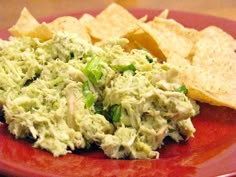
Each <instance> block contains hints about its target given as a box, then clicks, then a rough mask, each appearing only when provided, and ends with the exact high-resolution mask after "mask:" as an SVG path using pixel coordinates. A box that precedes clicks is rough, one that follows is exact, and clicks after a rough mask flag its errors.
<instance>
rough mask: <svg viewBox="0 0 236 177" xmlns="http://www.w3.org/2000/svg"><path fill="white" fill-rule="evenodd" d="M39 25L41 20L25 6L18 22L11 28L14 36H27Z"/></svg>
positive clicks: (10, 30)
mask: <svg viewBox="0 0 236 177" xmlns="http://www.w3.org/2000/svg"><path fill="white" fill-rule="evenodd" d="M38 25H39V22H38V21H37V20H36V19H35V18H34V17H33V16H32V15H31V13H30V12H29V11H28V9H27V8H23V10H22V11H21V14H20V17H19V19H18V20H17V22H16V24H15V25H14V26H12V27H11V28H10V29H9V32H10V34H11V35H13V36H17V37H20V36H26V35H28V33H29V32H30V31H31V30H33V29H34V28H35V27H37V26H38Z"/></svg>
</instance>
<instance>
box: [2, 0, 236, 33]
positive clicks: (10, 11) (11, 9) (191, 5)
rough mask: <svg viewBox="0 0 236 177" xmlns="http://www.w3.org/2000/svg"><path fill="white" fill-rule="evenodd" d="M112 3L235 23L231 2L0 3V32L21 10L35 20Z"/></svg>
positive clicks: (25, 0) (42, 0) (55, 0)
mask: <svg viewBox="0 0 236 177" xmlns="http://www.w3.org/2000/svg"><path fill="white" fill-rule="evenodd" d="M112 2H116V3H118V4H121V5H122V6H124V7H126V8H147V9H155V8H161V9H165V8H168V9H170V10H171V9H173V10H181V11H190V12H196V13H203V14H209V15H214V16H219V17H224V18H228V19H231V20H236V1H235V0H224V1H223V0H207V1H205V0H188V1H187V0H178V1H175V0H86V1H83V0H33V1H32V0H7V1H6V0H0V29H3V28H8V27H10V26H12V25H14V24H15V22H16V21H17V19H18V17H19V14H20V12H21V10H22V8H23V7H27V8H28V9H29V11H30V12H31V13H32V14H33V16H34V17H36V18H42V17H46V16H54V15H60V14H65V13H73V12H78V11H86V10H94V9H103V8H105V7H106V6H107V5H108V4H110V3H112Z"/></svg>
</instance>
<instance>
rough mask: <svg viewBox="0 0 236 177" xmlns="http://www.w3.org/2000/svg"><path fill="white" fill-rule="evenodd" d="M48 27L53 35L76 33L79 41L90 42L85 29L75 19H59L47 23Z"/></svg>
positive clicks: (65, 17)
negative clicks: (60, 32) (56, 33)
mask: <svg viewBox="0 0 236 177" xmlns="http://www.w3.org/2000/svg"><path fill="white" fill-rule="evenodd" d="M48 26H49V28H50V30H51V31H52V32H53V33H55V32H58V31H65V32H70V33H76V34H78V36H79V37H80V38H81V39H84V40H86V41H89V42H91V39H90V36H89V34H88V33H87V31H86V28H85V27H84V26H83V25H82V24H81V23H80V22H79V20H78V19H77V18H75V17H71V16H63V17H59V18H57V19H55V20H54V21H52V22H51V23H49V24H48Z"/></svg>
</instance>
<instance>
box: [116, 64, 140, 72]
mask: <svg viewBox="0 0 236 177" xmlns="http://www.w3.org/2000/svg"><path fill="white" fill-rule="evenodd" d="M117 69H118V71H120V72H122V73H123V72H125V71H129V70H130V71H133V72H135V71H136V68H135V66H134V65H133V64H130V65H126V66H118V67H117Z"/></svg>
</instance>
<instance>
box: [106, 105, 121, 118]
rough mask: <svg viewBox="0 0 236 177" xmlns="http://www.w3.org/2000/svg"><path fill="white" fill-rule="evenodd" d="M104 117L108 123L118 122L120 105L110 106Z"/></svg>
mask: <svg viewBox="0 0 236 177" xmlns="http://www.w3.org/2000/svg"><path fill="white" fill-rule="evenodd" d="M105 116H106V117H107V118H108V120H109V121H112V122H119V121H120V117H121V105H118V104H114V105H112V106H110V107H109V109H108V112H107V113H106V114H105Z"/></svg>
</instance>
